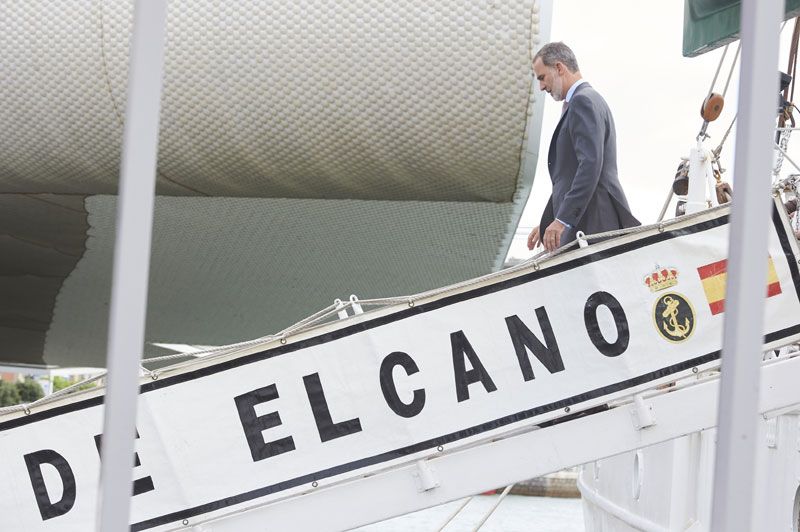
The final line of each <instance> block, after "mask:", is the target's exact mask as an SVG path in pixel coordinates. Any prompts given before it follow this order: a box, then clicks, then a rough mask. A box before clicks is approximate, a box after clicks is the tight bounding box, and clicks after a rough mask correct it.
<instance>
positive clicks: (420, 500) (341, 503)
mask: <svg viewBox="0 0 800 532" xmlns="http://www.w3.org/2000/svg"><path fill="white" fill-rule="evenodd" d="M761 378H762V381H763V388H764V389H768V390H769V393H766V394H764V395H763V396H762V397H761V400H760V402H758V404H759V406H758V407H757V409H758V410H759V411H760V412H762V413H769V412H771V411H776V410H779V409H782V408H785V407H788V406H790V405H793V404H796V401H797V393H796V383H797V380H798V379H800V357H795V358H792V359H788V360H786V359H778V360H775V361H772V362H770V363H767V364H765V365H764V367H763V368H762V370H761ZM718 396H719V386H718V380H717V379H716V378H709V379H708V380H703V381H699V382H697V383H696V384H692V385H688V386H685V387H680V386H679V387H675V388H671V389H669V390H662V391H660V392H658V395H655V396H653V397H650V398H648V401H649V402H651V403H652V405H653V408H654V410H656V411H658V412H659V422H658V424H656V425H653V426H652V427H650V428H648V429H647V430H643V431H640V430H636V429H635V428H634V426H633V424H632V423H631V417H630V410H629V409H630V406H629V405H623V406H622V407H621V408H611V409H610V410H608V411H605V412H600V413H597V414H593V415H590V416H586V417H583V418H578V419H574V420H572V421H569V422H565V423H561V424H558V425H554V426H550V427H547V428H542V429H538V430H531V431H527V432H523V433H517V434H514V435H512V436H509V437H507V438H503V439H500V440H497V441H493V442H490V443H485V444H482V445H478V446H475V447H471V448H466V449H463V450H459V451H457V452H452V453H450V452H446V451H445V452H443V453H442V454H441V456H440V457H437V458H434V459H431V460H430V463H431V464H432V465H433V466H435V468H436V476H437V479H438V481H439V484H440V485H439V487H437V488H435V489H431V490H428V491H425V492H420V491H419V490H418V485H417V483H416V481H415V480H414V476H413V474H414V472H415V471H416V470H417V468H418V466H417V465H416V464H415V463H412V464H408V465H405V466H402V467H398V468H394V469H390V470H387V471H384V472H381V473H377V474H375V475H371V476H367V477H364V478H359V479H355V480H351V481H347V482H342V483H338V484H334V485H330V486H327V487H323V488H319V489H315V490H311V491H309V492H307V493H305V494H303V495H301V496H297V497H290V498H287V499H285V500H282V501H277V502H275V503H272V504H269V505H265V506H262V507H253V508H252V509H250V510H247V511H240V512H235V513H231V514H229V515H226V516H222V517H219V518H217V519H215V520H209V521H200V520H195V519H190V520H189V521H190V522H189V526H196V525H202V526H204V527H205V528H206V529H208V530H213V531H214V532H229V531H230V532H238V531H241V530H260V529H262V528H263V526H264V524H265V523H269V525H270V528H271V529H273V530H347V529H350V528H353V527H357V526H361V525H364V524H368V523H371V522H375V521H380V520H383V519H387V518H389V517H392V516H396V515H402V514H405V513H409V512H413V511H416V510H420V509H423V508H427V507H431V506H435V505H438V504H442V503H445V502H448V501H453V500H457V499H460V498H462V497H464V496H466V495H470V494H473V493H479V492H481V491H485V490H486V489H489V488H492V487H495V486H503V485H508V484H511V483H514V482H518V481H520V480H524V479H527V478H532V477H536V476H540V475H543V474H546V473H550V472H554V471H559V470H561V469H564V468H566V467H572V466H575V465H578V464H583V463H587V462H591V461H592V460H596V459H600V458H602V457H608V456H613V455H617V454H620V453H624V452H628V451H632V450H634V449H637V448H641V447H646V446H650V445H654V444H658V443H660V442H664V441H667V440H671V439H673V438H677V437H681V436H684V435H687V434H691V433H695V432H698V431H701V430H705V429H708V428H711V427H713V426H714V425H715V423H716V420H717V416H716V412H717V399H718ZM686 412H691V413H692V415H691V416H687V415H686ZM586 434H592V435H593V437H592V445H585V438H586ZM520 456H535V457H536V460H520V459H519V457H520ZM380 494H386V495H387V496H380ZM365 500H369V501H370V503H369V504H364V501H365ZM754 530H755V529H754Z"/></svg>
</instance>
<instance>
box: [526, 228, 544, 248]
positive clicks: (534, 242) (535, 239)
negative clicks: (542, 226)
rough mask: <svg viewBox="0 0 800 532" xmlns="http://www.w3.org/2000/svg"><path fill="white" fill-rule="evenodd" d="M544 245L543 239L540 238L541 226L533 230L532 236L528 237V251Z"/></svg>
mask: <svg viewBox="0 0 800 532" xmlns="http://www.w3.org/2000/svg"><path fill="white" fill-rule="evenodd" d="M541 243H542V239H541V238H539V226H538V225H537V226H536V227H534V228H533V230H532V231H531V234H529V235H528V249H530V250H531V251H533V248H535V247H536V246H538V245H539V244H541Z"/></svg>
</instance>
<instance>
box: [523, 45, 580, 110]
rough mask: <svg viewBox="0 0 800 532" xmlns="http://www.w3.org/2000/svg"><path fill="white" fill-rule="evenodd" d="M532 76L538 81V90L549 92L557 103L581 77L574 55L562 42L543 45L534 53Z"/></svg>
mask: <svg viewBox="0 0 800 532" xmlns="http://www.w3.org/2000/svg"><path fill="white" fill-rule="evenodd" d="M533 74H534V76H536V79H537V80H538V81H539V88H540V89H541V90H543V91H546V92H549V93H550V96H552V97H553V99H554V100H556V101H557V102H558V101H561V100H563V99H564V97H565V96H566V95H567V91H569V88H570V87H572V84H573V83H575V82H576V81H577V80H579V79H580V77H581V73H580V71H579V70H578V60H577V59H575V54H574V53H573V52H572V50H571V49H570V47H569V46H567V45H566V44H564V43H563V42H551V43H548V44H545V45H544V46H542V48H541V49H540V50H539V51H538V52H536V55H535V56H533Z"/></svg>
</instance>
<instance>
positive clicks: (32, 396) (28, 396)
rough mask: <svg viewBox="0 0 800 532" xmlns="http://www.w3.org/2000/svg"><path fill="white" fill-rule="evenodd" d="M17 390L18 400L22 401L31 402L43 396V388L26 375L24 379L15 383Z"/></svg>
mask: <svg viewBox="0 0 800 532" xmlns="http://www.w3.org/2000/svg"><path fill="white" fill-rule="evenodd" d="M17 391H18V392H19V398H20V401H21V402H23V403H32V402H34V401H36V400H37V399H41V398H42V397H44V390H42V387H41V385H40V384H39V383H38V382H36V381H35V380H33V379H31V378H30V377H26V378H25V380H24V381H22V382H18V383H17Z"/></svg>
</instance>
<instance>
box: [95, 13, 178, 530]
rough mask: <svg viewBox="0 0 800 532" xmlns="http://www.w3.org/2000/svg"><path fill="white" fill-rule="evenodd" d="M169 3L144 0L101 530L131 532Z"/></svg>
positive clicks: (134, 68) (122, 221) (111, 334)
mask: <svg viewBox="0 0 800 532" xmlns="http://www.w3.org/2000/svg"><path fill="white" fill-rule="evenodd" d="M166 4H167V1H166V0H137V2H136V7H135V15H134V23H133V39H132V41H131V58H130V71H129V79H128V107H127V109H126V111H125V132H124V137H123V148H122V164H121V169H120V185H119V198H118V200H117V235H116V245H115V248H114V276H113V282H112V287H111V310H110V317H109V331H108V359H107V364H108V377H107V389H106V397H105V419H104V423H103V439H102V453H101V456H102V466H101V471H100V494H99V500H98V506H99V513H98V530H101V531H103V532H117V531H119V532H121V531H123V530H128V529H129V528H130V525H129V522H130V499H131V491H132V482H133V460H134V458H133V453H134V435H135V432H136V428H135V423H136V406H137V400H138V396H139V366H140V363H141V353H142V347H143V345H144V327H145V318H146V313H147V285H148V275H149V271H150V239H151V232H152V226H153V201H154V195H155V180H156V154H157V151H158V122H159V114H160V113H159V112H160V107H161V79H162V71H163V65H164V39H165V25H166V10H167V7H166Z"/></svg>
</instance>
